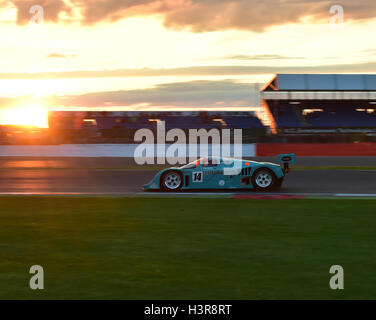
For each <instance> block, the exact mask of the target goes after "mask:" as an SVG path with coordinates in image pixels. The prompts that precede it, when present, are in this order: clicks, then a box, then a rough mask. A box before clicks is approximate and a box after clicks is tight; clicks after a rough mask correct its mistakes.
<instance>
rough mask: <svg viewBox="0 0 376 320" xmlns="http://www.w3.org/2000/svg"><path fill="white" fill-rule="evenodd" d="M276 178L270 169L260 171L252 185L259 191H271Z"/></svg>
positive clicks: (254, 176) (256, 173) (253, 178)
mask: <svg viewBox="0 0 376 320" xmlns="http://www.w3.org/2000/svg"><path fill="white" fill-rule="evenodd" d="M275 183H276V178H275V175H274V173H273V172H272V171H271V170H269V169H266V168H265V169H264V168H263V169H259V170H257V171H256V172H255V173H254V174H253V176H252V184H253V186H254V187H255V188H256V189H258V190H270V189H272V188H273V187H274V185H275Z"/></svg>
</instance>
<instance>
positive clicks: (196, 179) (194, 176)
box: [192, 171, 203, 182]
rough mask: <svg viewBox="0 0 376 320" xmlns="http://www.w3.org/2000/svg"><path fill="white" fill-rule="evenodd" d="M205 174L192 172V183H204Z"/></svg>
mask: <svg viewBox="0 0 376 320" xmlns="http://www.w3.org/2000/svg"><path fill="white" fill-rule="evenodd" d="M202 178H203V174H202V171H198V172H192V181H193V182H202Z"/></svg>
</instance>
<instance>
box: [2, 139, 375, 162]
mask: <svg viewBox="0 0 376 320" xmlns="http://www.w3.org/2000/svg"><path fill="white" fill-rule="evenodd" d="M137 146H138V145H136V144H63V145H53V146H51V145H41V146H19V145H17V146H15V145H0V157H114V158H117V157H125V158H131V157H132V158H133V156H134V153H135V150H136V147H137ZM169 146H170V145H166V150H167V149H168V148H169ZM212 147H213V146H211V145H209V146H208V151H209V154H211V152H212ZM185 149H186V155H187V156H188V155H189V152H188V151H189V147H188V146H185ZM281 153H295V154H296V155H297V156H302V157H304V156H306V157H312V156H313V157H315V156H376V143H352V144H351V143H259V144H243V145H242V156H243V157H244V158H247V157H255V156H258V157H275V156H277V155H278V154H281ZM197 154H198V156H200V150H199V147H198V149H197ZM154 155H155V157H157V156H158V157H160V156H164V154H163V153H162V154H161V153H160V152H158V150H157V147H156V146H154ZM230 155H231V156H233V155H234V146H233V145H232V146H231V147H230ZM201 156H205V155H201Z"/></svg>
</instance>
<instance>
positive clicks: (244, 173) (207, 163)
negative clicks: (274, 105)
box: [144, 153, 296, 192]
mask: <svg viewBox="0 0 376 320" xmlns="http://www.w3.org/2000/svg"><path fill="white" fill-rule="evenodd" d="M278 159H279V162H280V165H279V164H275V163H269V162H257V161H250V160H240V159H229V158H217V157H212V158H201V159H198V160H196V161H193V162H191V163H189V164H187V165H185V166H182V167H173V168H167V169H164V170H161V171H160V172H158V173H157V174H156V176H155V177H154V178H153V179H152V181H151V182H150V183H148V184H146V185H144V190H145V191H150V190H155V191H156V190H161V191H170V192H172V191H180V190H205V189H256V190H264V191H266V190H271V189H273V188H278V187H281V186H282V183H283V179H284V178H285V176H286V174H287V173H288V172H289V170H290V164H292V163H295V162H296V157H295V154H293V153H292V154H281V155H279V156H278Z"/></svg>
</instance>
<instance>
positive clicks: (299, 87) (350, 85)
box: [261, 74, 376, 91]
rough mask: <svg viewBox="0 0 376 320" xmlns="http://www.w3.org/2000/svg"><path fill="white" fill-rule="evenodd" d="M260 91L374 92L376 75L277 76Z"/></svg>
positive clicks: (375, 89)
mask: <svg viewBox="0 0 376 320" xmlns="http://www.w3.org/2000/svg"><path fill="white" fill-rule="evenodd" d="M261 91H376V75H373V74H277V75H276V76H275V77H274V78H273V79H272V80H271V81H270V82H269V83H268V84H267V85H266V86H265V87H264V88H263V89H262V90H261Z"/></svg>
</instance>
